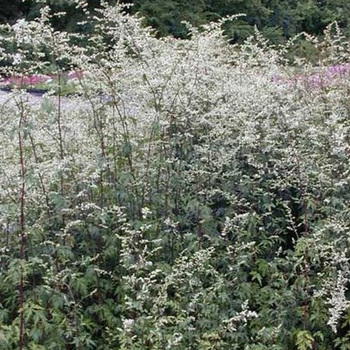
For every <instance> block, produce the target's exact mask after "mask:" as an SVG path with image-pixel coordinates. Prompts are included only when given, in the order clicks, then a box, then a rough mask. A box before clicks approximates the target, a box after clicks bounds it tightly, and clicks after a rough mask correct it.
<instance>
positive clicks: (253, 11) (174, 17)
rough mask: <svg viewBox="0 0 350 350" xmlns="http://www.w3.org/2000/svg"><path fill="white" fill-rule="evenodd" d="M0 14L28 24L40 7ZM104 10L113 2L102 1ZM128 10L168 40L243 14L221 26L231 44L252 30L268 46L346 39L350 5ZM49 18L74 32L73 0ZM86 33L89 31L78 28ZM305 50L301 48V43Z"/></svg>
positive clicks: (177, 1) (7, 1) (147, 1)
mask: <svg viewBox="0 0 350 350" xmlns="http://www.w3.org/2000/svg"><path fill="white" fill-rule="evenodd" d="M2 2H3V5H2V7H1V8H0V21H1V20H3V21H4V20H5V21H13V20H15V19H18V18H20V17H23V16H26V17H27V18H29V19H32V18H33V17H34V16H36V15H37V14H38V10H39V9H40V6H41V5H40V4H39V5H38V4H37V1H35V0H26V1H20V0H15V1H14V0H3V1H2ZM106 2H107V3H109V4H110V5H113V4H115V3H116V2H117V1H116V0H107V1H106ZM121 2H124V3H131V4H132V5H133V6H132V7H131V8H130V9H129V10H128V11H129V13H133V14H135V13H136V12H139V13H140V14H141V15H142V16H143V17H145V22H146V24H147V25H151V26H152V27H154V28H155V29H156V30H157V32H158V35H161V36H164V35H168V34H172V35H174V36H176V37H180V38H185V37H186V36H187V35H188V31H187V28H186V26H185V25H184V24H183V23H181V22H182V21H188V22H190V23H191V24H193V25H201V24H204V23H208V21H213V20H218V19H220V18H222V17H224V16H227V15H232V14H238V13H242V14H246V16H244V17H241V18H240V19H239V20H237V21H235V22H232V23H228V24H227V25H226V31H225V33H226V35H228V36H229V38H230V39H231V40H232V41H234V42H236V41H242V40H244V39H246V38H247V37H248V36H250V35H252V34H253V33H254V26H257V27H258V29H259V30H260V31H261V32H262V33H263V34H264V35H265V36H266V37H268V38H269V39H271V40H273V41H274V42H276V43H277V42H281V41H284V40H286V39H289V38H290V37H292V36H294V35H296V34H298V33H300V32H302V31H306V32H308V33H309V34H313V35H322V33H323V31H324V30H325V28H326V26H327V25H328V24H329V23H331V22H333V21H337V22H338V24H339V26H340V27H341V28H343V29H344V31H345V34H346V35H349V34H350V33H349V29H348V28H349V26H348V25H349V18H350V2H349V1H348V0H321V1H320V0H307V1H299V0H289V1H285V0H273V1H271V0H243V1H242V0H191V1H188V0H122V1H121ZM48 3H50V5H51V6H52V8H53V12H58V11H65V12H66V13H67V14H66V16H64V17H62V18H61V19H59V20H58V19H57V18H56V19H54V20H53V24H54V26H55V27H56V28H57V29H60V30H63V29H64V30H71V31H72V30H73V31H74V30H75V31H76V30H78V28H77V24H76V23H77V22H78V21H80V20H81V15H82V13H81V11H79V10H77V9H76V6H75V3H76V1H75V0H60V1H56V0H50V1H48ZM87 3H88V6H89V8H90V10H93V8H95V7H96V6H98V4H99V1H96V0H89V1H87ZM84 30H85V31H88V30H90V26H87V27H85V28H84ZM303 44H304V45H305V43H303Z"/></svg>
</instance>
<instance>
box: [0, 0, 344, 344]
mask: <svg viewBox="0 0 350 350" xmlns="http://www.w3.org/2000/svg"><path fill="white" fill-rule="evenodd" d="M80 4H81V7H80V8H81V12H82V16H86V21H87V23H89V25H90V30H89V33H87V34H84V33H81V34H77V33H69V32H65V31H58V30H55V29H53V27H52V25H51V23H52V18H51V15H50V13H51V12H50V9H49V8H48V7H42V8H41V14H40V16H39V17H38V18H36V19H34V20H33V21H25V20H21V21H18V22H16V23H15V24H14V25H12V26H4V27H2V28H1V32H2V36H1V37H0V59H1V61H3V62H4V63H6V64H3V65H2V66H1V67H2V68H1V73H2V74H4V75H7V76H10V75H13V76H15V77H16V79H17V81H19V84H18V86H17V88H16V89H14V90H13V91H12V92H11V93H9V94H8V95H6V98H5V99H3V100H2V105H1V108H0V153H1V159H0V230H1V231H0V247H1V250H0V262H1V263H0V349H1V350H13V349H20V350H23V349H30V350H40V349H42V350H44V349H45V350H47V349H50V350H61V349H66V350H68V349H78V350H80V349H84V350H85V349H86V350H87V349H96V350H97V349H99V350H106V349H110V350H118V349H123V350H165V349H171V350H172V349H179V350H188V349H193V350H197V349H198V350H209V349H211V350H214V349H217V350H226V349H227V350H233V349H239V350H240V349H244V350H294V349H295V350H308V349H310V350H311V349H318V350H329V349H339V350H347V349H349V344H350V310H349V292H348V285H349V281H350V265H349V251H348V247H349V244H350V210H349V203H350V172H349V169H350V164H349V159H350V157H349V155H350V144H349V142H350V138H349V131H350V129H349V128H350V124H349V120H350V119H349V112H350V103H349V101H350V98H349V97H350V85H349V84H350V83H349V75H350V64H349V62H348V58H349V53H350V48H349V44H348V42H347V40H345V39H344V37H343V36H342V33H341V31H340V29H339V27H338V26H337V25H336V24H333V25H330V26H329V27H328V28H327V30H326V32H325V35H324V39H323V40H322V41H319V40H318V39H317V38H314V37H307V40H308V42H309V43H310V45H312V47H313V48H314V50H315V52H317V53H318V55H317V57H318V58H319V61H318V62H317V66H313V65H310V63H309V62H308V61H307V60H304V59H301V58H298V57H296V58H293V59H291V58H290V54H289V52H290V50H293V43H294V41H293V40H291V41H289V42H288V43H287V44H286V45H282V46H272V45H270V44H269V43H268V41H267V40H266V39H265V38H264V36H263V35H262V34H261V33H260V32H258V31H255V33H254V35H253V36H251V37H249V38H248V39H247V40H246V41H245V42H244V43H243V44H240V45H238V44H237V45H232V44H230V43H229V41H228V40H227V39H226V38H225V37H224V36H223V32H222V24H223V23H221V22H219V23H216V24H214V23H211V24H209V25H206V26H204V27H202V29H201V30H198V29H196V28H194V27H191V26H188V31H189V33H190V35H189V37H188V39H186V40H179V39H175V38H172V37H166V38H157V37H156V36H155V34H154V33H153V31H152V30H150V29H148V28H144V27H143V26H142V25H141V24H142V19H140V18H139V17H135V16H133V15H130V14H128V13H126V11H124V9H123V7H122V6H120V5H117V6H111V7H110V6H108V5H107V4H106V5H105V6H103V7H102V8H101V9H99V10H96V11H97V12H96V14H94V15H91V13H90V12H89V7H88V6H84V2H82V1H81V2H80ZM92 16H94V17H92ZM231 20H232V21H233V23H234V22H235V21H236V20H235V19H231ZM48 67H50V71H51V73H54V74H55V75H56V82H57V86H56V88H55V89H54V90H55V91H56V92H58V93H57V95H52V94H50V93H49V94H47V96H46V97H44V98H43V99H42V101H41V103H40V105H38V104H35V103H33V100H32V99H31V97H30V96H29V95H28V93H27V92H26V90H25V87H26V86H25V84H24V81H25V77H27V76H28V75H33V74H37V73H39V72H43V71H45V70H47V69H48ZM67 67H70V69H74V70H75V71H76V72H79V74H76V93H77V95H76V97H70V98H63V97H62V96H61V94H60V91H61V81H62V77H63V76H64V74H66V72H64V70H65V69H66V68H67ZM20 77H23V80H22V83H23V84H21V79H20Z"/></svg>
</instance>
